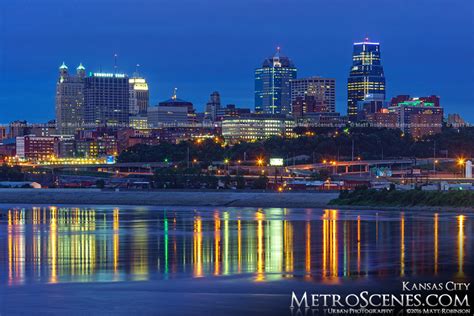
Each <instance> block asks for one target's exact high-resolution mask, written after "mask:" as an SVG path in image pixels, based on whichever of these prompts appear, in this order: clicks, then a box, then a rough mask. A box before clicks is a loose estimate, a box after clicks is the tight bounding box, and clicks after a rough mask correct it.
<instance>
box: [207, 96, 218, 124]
mask: <svg viewBox="0 0 474 316" xmlns="http://www.w3.org/2000/svg"><path fill="white" fill-rule="evenodd" d="M220 109H221V96H220V94H219V92H217V91H214V92H213V93H212V94H211V96H210V98H209V102H207V104H206V112H205V113H204V118H205V119H206V120H210V121H212V122H215V121H217V113H219V111H220Z"/></svg>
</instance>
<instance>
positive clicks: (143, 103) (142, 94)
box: [128, 77, 150, 116]
mask: <svg viewBox="0 0 474 316" xmlns="http://www.w3.org/2000/svg"><path fill="white" fill-rule="evenodd" d="M128 83H129V84H130V115H131V116H135V115H146V112H147V110H148V107H149V105H150V93H149V91H148V83H147V82H146V80H145V78H140V77H133V78H130V79H128Z"/></svg>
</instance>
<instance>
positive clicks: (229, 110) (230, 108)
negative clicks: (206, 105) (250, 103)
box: [217, 104, 250, 121]
mask: <svg viewBox="0 0 474 316" xmlns="http://www.w3.org/2000/svg"><path fill="white" fill-rule="evenodd" d="M246 114H250V109H248V108H238V107H236V106H235V104H227V105H226V106H225V107H223V108H220V109H219V111H217V120H218V121H222V120H224V119H226V118H229V117H239V116H241V115H246Z"/></svg>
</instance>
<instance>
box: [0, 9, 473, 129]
mask: <svg viewBox="0 0 474 316" xmlns="http://www.w3.org/2000/svg"><path fill="white" fill-rule="evenodd" d="M211 2H212V4H213V6H212V8H214V10H209V6H199V5H197V4H195V3H193V2H192V1H177V2H174V3H168V2H166V1H159V2H151V1H141V2H140V3H137V4H134V3H133V2H131V1H117V2H111V1H108V0H106V1H101V2H100V3H95V2H93V1H81V2H79V1H73V2H70V3H68V4H64V3H62V2H60V1H56V0H48V1H45V2H43V3H42V4H36V3H34V4H32V3H28V2H26V1H18V2H15V3H8V4H6V5H4V6H3V7H2V8H0V17H1V22H0V34H2V40H1V42H2V44H0V88H1V90H2V95H1V96H0V105H1V106H0V122H1V123H8V122H10V121H13V120H19V119H25V120H27V121H29V122H46V121H48V120H50V119H53V118H54V116H55V115H54V96H55V83H56V80H57V76H58V68H59V66H60V65H61V63H62V62H63V61H64V62H65V63H66V64H67V65H68V66H69V68H70V69H75V68H76V67H77V66H78V65H79V63H83V65H84V66H85V67H86V70H87V72H89V71H92V72H96V71H101V70H102V71H106V72H109V71H110V72H112V71H113V70H114V54H115V53H117V54H118V61H117V62H118V70H120V71H123V72H126V73H128V74H129V75H131V74H132V73H133V72H134V71H135V70H136V64H140V65H141V66H140V73H141V74H142V75H143V76H144V77H145V78H146V79H147V81H148V83H149V86H150V104H151V105H156V104H158V103H159V102H161V101H163V100H166V99H169V97H170V96H171V94H172V92H173V91H172V90H173V88H175V87H177V88H178V96H179V97H180V98H182V99H184V100H187V101H190V102H193V103H194V106H195V108H196V109H197V110H198V111H200V112H202V111H203V110H204V106H205V104H206V102H207V101H208V99H209V95H210V94H211V93H212V92H213V91H219V92H220V94H221V98H222V102H223V104H229V103H234V104H236V105H237V106H238V107H247V108H250V109H252V110H253V109H254V70H255V68H257V67H259V66H260V65H261V63H262V61H263V60H264V59H265V58H268V57H270V56H272V55H273V54H274V52H275V50H276V47H277V46H280V47H281V48H282V54H283V55H285V56H288V57H289V58H290V59H291V60H292V61H293V62H294V63H295V65H296V67H297V68H298V78H303V77H309V76H323V77H330V78H335V79H336V110H337V111H338V112H341V114H344V115H345V114H346V107H347V101H346V100H347V91H346V84H347V77H348V75H349V69H350V66H351V61H352V60H351V57H352V44H353V43H354V42H357V41H360V40H362V39H363V38H364V37H366V36H367V37H369V38H370V39H371V40H373V41H377V42H380V46H381V58H382V63H383V66H384V69H385V76H386V81H387V99H389V98H390V97H392V96H395V95H398V94H411V95H413V96H423V95H431V94H435V95H438V96H440V97H441V105H442V106H443V107H444V108H445V113H446V114H448V113H459V114H461V115H462V116H463V117H464V118H466V119H467V120H468V121H473V120H474V113H472V112H471V111H470V107H471V106H472V105H474V92H473V91H472V86H473V84H474V79H473V78H474V57H473V56H474V32H473V31H472V29H473V28H472V27H473V26H474V22H473V20H474V19H472V18H473V14H474V13H473V12H474V4H473V3H472V2H470V1H462V0H459V1H449V2H448V1H441V0H436V1H431V2H430V4H427V3H425V2H424V1H411V2H408V1H404V2H403V3H404V5H400V4H398V5H395V4H393V3H389V1H377V2H375V1H373V0H371V1H367V2H366V3H364V4H362V5H360V4H358V5H356V4H350V3H347V2H344V1H333V2H331V3H330V4H328V3H323V2H321V1H316V2H315V1H312V2H310V1H298V2H297V3H295V2H290V1H272V2H271V3H272V4H273V5H272V6H270V5H269V4H270V2H269V1H259V2H256V3H254V2H250V1H239V2H235V3H221V2H217V1H211ZM375 4H377V5H375ZM112 6H114V10H111V8H112ZM248 6H250V7H251V8H252V9H253V10H246V11H244V10H245V9H246V7H248ZM290 9H291V10H292V14H288V15H285V14H286V11H287V10H290ZM351 12H352V14H351ZM354 12H355V13H354ZM263 13H264V14H263ZM421 13H422V14H423V15H421ZM363 14H366V15H365V18H364V19H360V15H363ZM262 17H264V19H265V20H264V21H263V22H265V23H262ZM453 78H455V79H453Z"/></svg>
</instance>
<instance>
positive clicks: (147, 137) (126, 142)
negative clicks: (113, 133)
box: [117, 129, 160, 153]
mask: <svg viewBox="0 0 474 316" xmlns="http://www.w3.org/2000/svg"><path fill="white" fill-rule="evenodd" d="M159 142H160V139H159V135H158V133H157V131H156V130H152V129H140V130H137V129H122V130H119V131H117V151H118V152H119V153H121V152H122V151H124V150H126V149H128V148H130V147H133V146H135V145H137V144H143V145H158V144H159Z"/></svg>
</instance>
